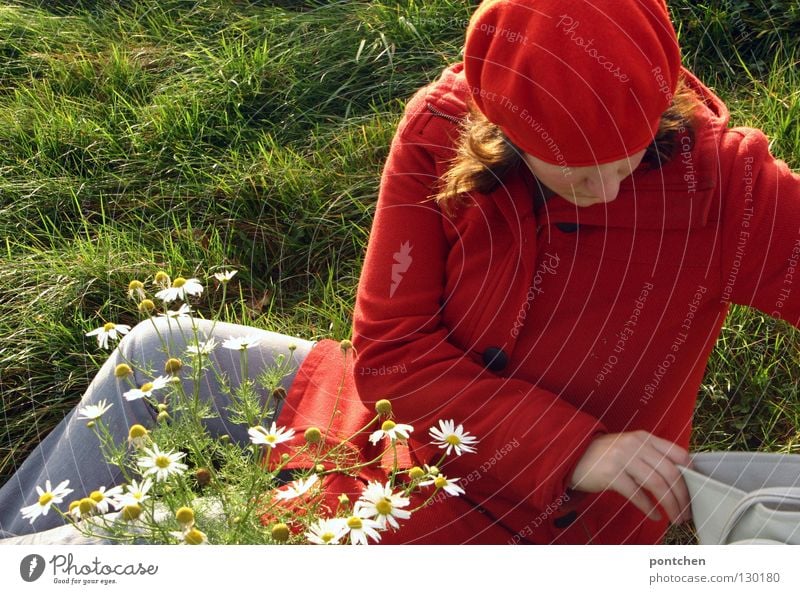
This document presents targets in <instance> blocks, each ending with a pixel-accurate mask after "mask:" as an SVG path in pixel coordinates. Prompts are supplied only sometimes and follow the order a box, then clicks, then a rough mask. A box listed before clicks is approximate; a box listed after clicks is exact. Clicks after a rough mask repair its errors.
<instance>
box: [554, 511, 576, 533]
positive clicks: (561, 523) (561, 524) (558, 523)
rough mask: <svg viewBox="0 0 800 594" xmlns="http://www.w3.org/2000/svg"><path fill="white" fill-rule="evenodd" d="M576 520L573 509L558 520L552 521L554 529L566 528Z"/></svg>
mask: <svg viewBox="0 0 800 594" xmlns="http://www.w3.org/2000/svg"><path fill="white" fill-rule="evenodd" d="M577 519H578V512H577V511H576V510H574V509H573V510H572V511H570V512H567V513H566V514H564V515H563V516H561V517H560V518H556V519H555V520H553V525H554V526H555V527H556V528H566V527H567V526H569V525H570V524H572V523H573V522H574V521H575V520H577Z"/></svg>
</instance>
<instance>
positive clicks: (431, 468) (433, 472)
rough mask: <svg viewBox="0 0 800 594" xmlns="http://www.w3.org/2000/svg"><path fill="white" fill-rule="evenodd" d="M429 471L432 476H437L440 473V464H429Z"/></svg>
mask: <svg viewBox="0 0 800 594" xmlns="http://www.w3.org/2000/svg"><path fill="white" fill-rule="evenodd" d="M428 472H429V473H430V475H431V476H437V475H438V474H439V467H438V466H428Z"/></svg>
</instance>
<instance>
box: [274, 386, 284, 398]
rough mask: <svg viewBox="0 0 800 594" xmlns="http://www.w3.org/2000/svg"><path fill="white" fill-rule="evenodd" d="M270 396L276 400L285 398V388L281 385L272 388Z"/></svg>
mask: <svg viewBox="0 0 800 594" xmlns="http://www.w3.org/2000/svg"><path fill="white" fill-rule="evenodd" d="M272 397H273V398H274V399H275V400H278V401H281V400H286V388H284V387H283V386H278V387H277V388H275V389H274V390H272Z"/></svg>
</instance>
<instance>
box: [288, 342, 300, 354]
mask: <svg viewBox="0 0 800 594" xmlns="http://www.w3.org/2000/svg"><path fill="white" fill-rule="evenodd" d="M286 348H287V349H289V352H292V351H296V350H297V345H296V344H295V343H293V342H292V343H289V344H288V345H286Z"/></svg>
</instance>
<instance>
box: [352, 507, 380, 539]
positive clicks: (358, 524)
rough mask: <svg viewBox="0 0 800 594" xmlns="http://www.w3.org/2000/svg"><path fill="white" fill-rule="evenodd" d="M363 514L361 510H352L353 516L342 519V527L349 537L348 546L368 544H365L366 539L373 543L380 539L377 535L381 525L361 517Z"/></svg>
mask: <svg viewBox="0 0 800 594" xmlns="http://www.w3.org/2000/svg"><path fill="white" fill-rule="evenodd" d="M363 513H364V511H363V510H355V509H354V510H353V515H352V516H350V517H348V518H345V519H344V520H345V521H344V525H345V527H346V528H347V530H348V534H349V535H350V544H353V545H357V544H364V545H365V544H369V542H367V537H369V538H371V539H372V540H374V541H375V542H378V541H379V540H380V539H381V535H380V534H379V533H378V530H380V529H381V525H380V524H379V523H378V522H376V521H375V520H371V519H369V518H365V517H364V516H363V515H362V514H363Z"/></svg>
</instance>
